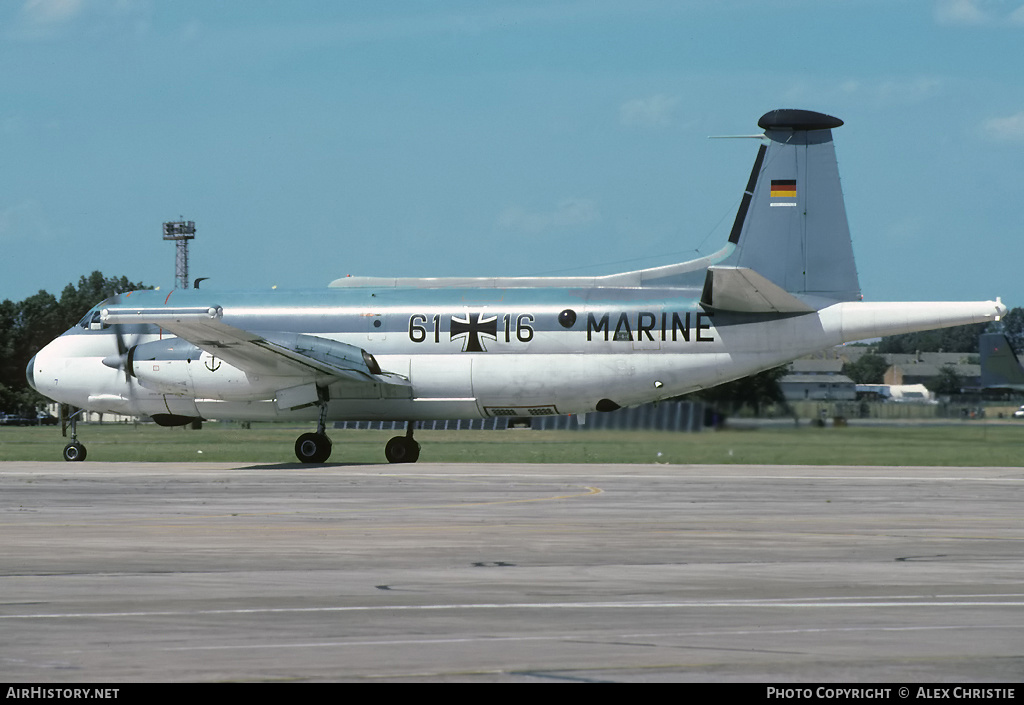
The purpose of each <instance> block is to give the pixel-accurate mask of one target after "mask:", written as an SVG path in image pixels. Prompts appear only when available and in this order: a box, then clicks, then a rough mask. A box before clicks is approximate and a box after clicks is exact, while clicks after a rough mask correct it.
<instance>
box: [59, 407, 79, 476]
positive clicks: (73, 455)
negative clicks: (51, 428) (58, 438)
mask: <svg viewBox="0 0 1024 705" xmlns="http://www.w3.org/2000/svg"><path fill="white" fill-rule="evenodd" d="M72 409H74V407H72V406H68V405H67V404H61V405H60V427H61V434H62V435H64V436H65V437H67V435H68V426H71V442H70V443H68V444H67V445H66V446H64V460H67V461H68V462H79V461H82V460H85V446H84V445H82V444H81V443H79V442H78V415H79V414H80V413H82V410H81V409H74V411H72Z"/></svg>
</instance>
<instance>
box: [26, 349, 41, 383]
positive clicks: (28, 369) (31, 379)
mask: <svg viewBox="0 0 1024 705" xmlns="http://www.w3.org/2000/svg"><path fill="white" fill-rule="evenodd" d="M35 366H36V356H35V355H33V356H32V359H31V360H29V361H28V367H26V368H25V379H27V380H28V386H30V387H32V389H35V390H36V391H37V392H38V391H39V390H38V389H36V379H35V373H34V372H33V368H34V367H35Z"/></svg>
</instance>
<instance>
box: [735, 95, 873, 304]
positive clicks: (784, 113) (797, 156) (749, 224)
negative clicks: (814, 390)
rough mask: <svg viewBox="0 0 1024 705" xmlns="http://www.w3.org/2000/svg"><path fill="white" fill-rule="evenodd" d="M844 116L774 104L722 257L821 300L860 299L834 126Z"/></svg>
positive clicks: (796, 292) (762, 121) (811, 299)
mask: <svg viewBox="0 0 1024 705" xmlns="http://www.w3.org/2000/svg"><path fill="white" fill-rule="evenodd" d="M842 124H843V122H842V120H839V119H838V118H834V117H831V116H829V115H824V114H822V113H815V112H811V111H807V110H773V111H771V112H769V113H766V114H765V115H763V116H762V117H761V119H760V120H759V121H758V125H759V126H760V127H761V128H763V129H764V131H765V132H764V143H763V144H762V145H761V147H760V150H759V151H758V154H757V158H756V160H755V162H754V168H753V170H752V171H751V173H750V179H749V181H748V182H747V188H746V190H745V191H744V194H743V201H742V203H741V204H740V207H739V210H738V212H737V214H736V220H735V222H734V224H733V228H732V232H731V233H730V235H729V242H730V243H731V244H732V245H733V246H734V247H735V250H734V251H733V252H732V253H731V254H730V255H729V256H728V257H727V258H726V259H725V260H724V261H722V262H721V263H720V264H722V265H724V266H734V267H743V268H747V269H751V270H753V271H755V272H757V273H758V274H760V275H761V276H762V277H764V278H765V279H767V280H768V281H770V282H772V283H773V284H775V285H776V286H778V287H779V288H780V289H782V290H783V291H785V292H788V293H790V294H793V295H794V296H796V297H798V298H800V299H801V300H803V301H805V302H807V303H809V304H811V305H813V306H814V308H821V307H823V306H826V305H829V304H831V303H834V302H836V301H856V300H860V298H861V295H860V283H859V281H858V278H857V267H856V265H855V263H854V259H853V246H852V243H851V241H850V227H849V225H848V223H847V220H846V206H845V204H844V202H843V192H842V188H841V186H840V182H839V168H838V165H837V162H836V153H835V147H834V146H833V144H832V128H835V127H839V126H840V125H842Z"/></svg>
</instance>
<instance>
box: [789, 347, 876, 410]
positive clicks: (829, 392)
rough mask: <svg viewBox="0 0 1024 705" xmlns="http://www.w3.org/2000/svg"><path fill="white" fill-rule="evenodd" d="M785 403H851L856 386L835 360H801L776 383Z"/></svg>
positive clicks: (791, 364)
mask: <svg viewBox="0 0 1024 705" xmlns="http://www.w3.org/2000/svg"><path fill="white" fill-rule="evenodd" d="M779 386H780V387H781V389H782V394H783V396H784V397H785V398H786V401H854V400H855V399H856V398H857V385H855V384H854V382H853V380H852V379H850V378H849V377H847V376H846V375H844V374H843V360H841V359H838V358H832V359H821V358H820V357H816V358H800V359H799V360H794V361H793V362H791V363H790V365H789V374H787V375H786V376H785V377H783V378H782V379H781V380H779Z"/></svg>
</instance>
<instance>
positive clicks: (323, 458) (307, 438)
mask: <svg viewBox="0 0 1024 705" xmlns="http://www.w3.org/2000/svg"><path fill="white" fill-rule="evenodd" d="M325 416H326V407H323V408H321V410H320V420H319V422H317V429H316V433H303V434H302V435H301V436H299V438H298V440H296V441H295V457H297V458H298V459H299V460H300V461H301V462H303V463H324V462H327V459H328V458H329V457H331V439H330V438H328V437H327V434H326V433H325V430H326V425H325ZM412 431H413V422H412V421H410V422H409V423H408V425H407V426H406V431H405V435H404V436H395V437H394V438H392V439H391V440H390V441H388V443H387V445H386V446H384V457H386V458H387V459H388V462H389V463H415V462H416V461H417V460H419V457H420V444H419V443H417V442H416V440H415V439H414V438H413V437H412Z"/></svg>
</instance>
